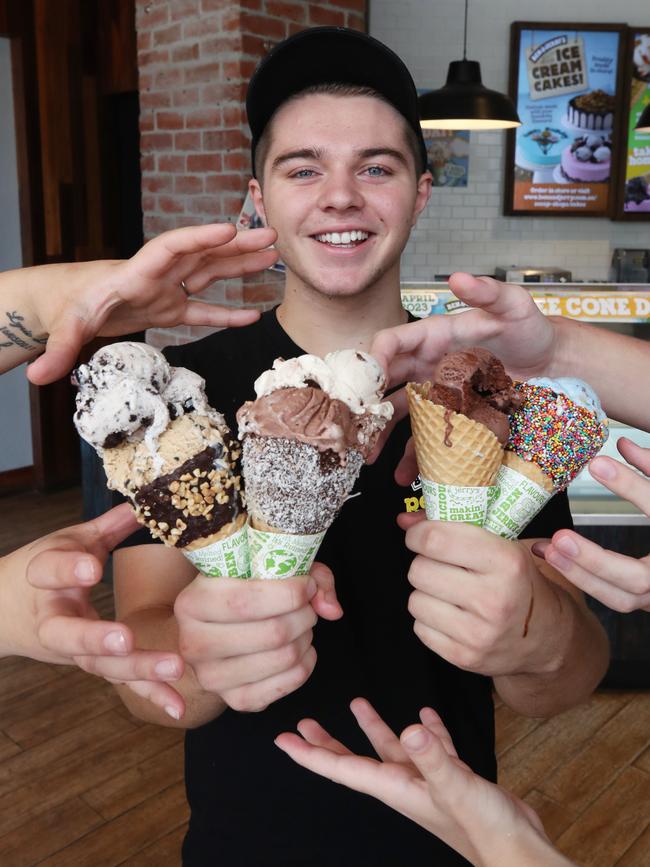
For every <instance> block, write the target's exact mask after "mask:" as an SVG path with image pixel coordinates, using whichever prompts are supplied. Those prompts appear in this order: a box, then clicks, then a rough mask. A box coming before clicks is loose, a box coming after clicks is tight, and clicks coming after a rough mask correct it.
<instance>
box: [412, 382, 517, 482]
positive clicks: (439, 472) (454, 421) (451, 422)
mask: <svg viewBox="0 0 650 867" xmlns="http://www.w3.org/2000/svg"><path fill="white" fill-rule="evenodd" d="M429 389H430V383H428V382H425V383H424V384H417V383H413V382H410V383H409V384H408V385H407V386H406V393H407V396H408V402H409V413H410V416H411V430H412V432H413V439H414V442H415V452H416V457H417V462H418V468H419V470H420V475H421V476H423V477H424V478H427V479H430V480H431V481H435V482H438V484H444V485H463V486H466V487H486V486H488V485H492V484H494V479H495V478H496V474H497V472H498V469H499V467H500V465H501V459H502V457H503V449H502V447H501V445H500V443H499V440H498V439H497V438H496V436H495V435H494V434H493V433H492V431H491V430H489V429H488V428H487V427H485V425H484V424H481V423H480V422H476V421H472V419H469V418H466V417H465V416H464V415H461V414H460V413H456V412H453V411H452V410H447V409H445V407H444V406H440V405H439V404H436V403H432V401H430V400H427V399H426V395H427V394H428V393H429Z"/></svg>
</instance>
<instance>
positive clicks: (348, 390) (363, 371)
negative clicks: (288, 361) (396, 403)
mask: <svg viewBox="0 0 650 867" xmlns="http://www.w3.org/2000/svg"><path fill="white" fill-rule="evenodd" d="M325 364H326V365H327V366H328V367H329V369H330V370H331V371H332V373H333V375H334V388H333V391H332V392H330V396H331V397H336V398H338V399H339V400H342V401H343V403H346V404H347V405H348V406H349V407H350V409H351V410H352V412H356V413H360V412H370V413H372V414H373V415H381V416H383V417H384V418H391V416H392V414H393V405H392V404H391V403H388V402H382V397H383V394H384V389H385V387H386V378H385V377H384V371H383V370H382V368H381V366H380V365H379V364H378V363H377V361H375V359H374V358H373V357H372V355H368V353H367V352H361V350H359V349H339V350H338V351H336V352H330V353H329V354H328V355H326V356H325Z"/></svg>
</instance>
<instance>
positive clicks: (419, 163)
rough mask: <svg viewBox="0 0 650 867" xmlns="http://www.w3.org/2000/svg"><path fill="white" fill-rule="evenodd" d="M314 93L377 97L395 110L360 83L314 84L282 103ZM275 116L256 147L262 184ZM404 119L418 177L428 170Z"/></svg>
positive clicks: (257, 163)
mask: <svg viewBox="0 0 650 867" xmlns="http://www.w3.org/2000/svg"><path fill="white" fill-rule="evenodd" d="M312 94H325V95H327V96H372V97H374V98H375V99H379V100H381V101H382V102H383V103H385V104H386V105H390V107H391V108H392V109H393V110H394V111H395V108H394V107H393V105H391V103H390V102H389V101H388V100H387V99H386V98H385V97H384V96H382V95H381V93H379V92H378V91H376V90H374V88H372V87H364V86H362V85H359V84H342V83H336V82H332V83H330V84H313V85H311V86H310V87H306V88H305V89H304V90H301V91H299V92H298V93H294V94H293V96H290V97H289V98H288V99H287V100H285V101H284V102H283V103H282V105H283V106H284V105H287V104H288V103H290V102H294V101H295V100H297V99H300V98H301V97H303V96H311V95H312ZM280 107H282V106H280ZM274 118H275V114H274V115H273V116H272V117H271V119H270V120H269V122H268V123H267V125H266V128H265V130H264V132H263V133H262V135H261V136H260V139H259V141H258V143H257V147H256V148H255V154H254V161H255V166H256V167H257V174H258V176H259V180H260V184H261V183H262V182H263V180H264V163H265V161H266V157H267V155H268V152H269V148H270V146H271V128H272V126H273V120H274ZM402 121H403V129H404V133H405V136H406V144H407V145H408V149H409V151H410V152H411V155H412V156H413V162H414V164H415V176H416V178H419V177H420V175H421V174H422V172H426V170H427V167H426V165H424V164H423V159H422V149H421V147H420V142H419V141H418V138H417V136H416V134H415V132H414V131H413V130H412V129H411V127H410V125H409V124H408V123H407V122H406V120H404V119H403V118H402Z"/></svg>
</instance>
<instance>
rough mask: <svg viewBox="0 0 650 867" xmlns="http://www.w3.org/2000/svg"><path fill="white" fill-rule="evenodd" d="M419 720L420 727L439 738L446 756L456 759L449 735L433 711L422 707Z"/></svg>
mask: <svg viewBox="0 0 650 867" xmlns="http://www.w3.org/2000/svg"><path fill="white" fill-rule="evenodd" d="M420 720H421V722H422V725H424V726H426V727H427V728H428V729H429V731H430V732H431V733H432V734H434V735H435V736H436V737H437V738H440V741H441V742H442V745H443V747H444V748H445V750H446V751H447V754H448V755H450V756H452V757H453V758H458V753H457V752H456V747H455V746H454V742H453V741H452V739H451V735H450V734H449V732H448V731H447V729H446V728H445V725H444V723H443V721H442V720H441V719H440V717H439V715H438V714H437V713H436V712H435V710H434V709H433V708H431V707H423V708H422V710H421V711H420Z"/></svg>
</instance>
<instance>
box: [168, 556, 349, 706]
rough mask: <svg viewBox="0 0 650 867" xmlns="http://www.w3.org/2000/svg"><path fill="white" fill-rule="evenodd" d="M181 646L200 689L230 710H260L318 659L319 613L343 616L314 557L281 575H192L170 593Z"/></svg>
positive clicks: (325, 571)
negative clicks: (304, 570)
mask: <svg viewBox="0 0 650 867" xmlns="http://www.w3.org/2000/svg"><path fill="white" fill-rule="evenodd" d="M174 613H175V615H176V620H177V622H178V626H179V649H180V653H181V655H182V656H183V658H184V659H185V661H186V662H188V663H189V664H190V665H191V666H192V668H193V670H194V674H195V675H196V678H197V680H198V682H199V685H200V686H201V688H202V689H203V690H205V691H206V692H211V693H216V694H218V695H219V696H220V697H221V698H222V699H223V701H224V702H225V703H226V704H227V705H228V706H229V707H231V708H232V709H233V710H238V711H260V710H264V708H266V707H268V705H269V704H271V703H272V702H274V701H277V700H278V699H280V698H282V697H283V696H285V695H288V694H289V693H291V692H294V691H295V690H296V689H298V688H299V687H300V686H302V684H303V683H305V681H306V680H307V679H308V678H309V676H310V675H311V672H312V671H313V669H314V666H315V664H316V651H315V650H314V648H313V646H312V637H313V634H312V629H313V626H314V625H315V623H316V621H317V620H318V616H321V617H323V618H325V619H326V620H337V619H338V618H339V617H341V615H342V613H343V612H342V610H341V607H340V605H339V603H338V601H337V599H336V594H335V591H334V576H333V575H332V573H331V571H330V570H329V569H328V568H327V566H324V565H323V564H322V563H314V565H313V566H312V569H311V572H310V575H309V576H299V577H295V578H286V579H283V580H259V579H249V580H247V581H242V580H241V579H239V578H219V579H216V580H215V579H214V578H205V577H202V576H200V575H199V576H197V577H196V578H195V579H194V581H192V583H191V584H190V585H188V586H187V587H186V588H185V589H184V590H183V591H182V592H181V593H180V594H179V595H178V597H177V598H176V603H175V605H174Z"/></svg>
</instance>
